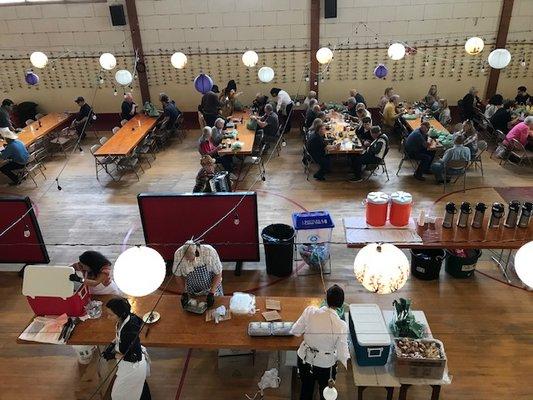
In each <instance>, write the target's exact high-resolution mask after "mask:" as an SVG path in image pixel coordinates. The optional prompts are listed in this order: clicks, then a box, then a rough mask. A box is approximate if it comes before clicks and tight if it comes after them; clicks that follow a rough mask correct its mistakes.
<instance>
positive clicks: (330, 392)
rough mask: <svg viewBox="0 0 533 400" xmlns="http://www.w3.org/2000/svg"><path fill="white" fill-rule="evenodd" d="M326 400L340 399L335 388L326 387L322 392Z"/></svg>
mask: <svg viewBox="0 0 533 400" xmlns="http://www.w3.org/2000/svg"><path fill="white" fill-rule="evenodd" d="M322 394H323V396H324V399H326V400H335V399H336V398H337V397H338V393H337V389H335V388H334V387H329V386H326V387H325V388H324V391H323V392H322Z"/></svg>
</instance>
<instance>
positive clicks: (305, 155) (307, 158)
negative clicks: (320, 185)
mask: <svg viewBox="0 0 533 400" xmlns="http://www.w3.org/2000/svg"><path fill="white" fill-rule="evenodd" d="M302 164H303V166H304V173H305V179H306V180H309V174H310V173H311V168H310V166H311V164H316V162H315V160H314V159H313V157H312V156H311V153H309V150H307V146H306V145H305V144H304V145H303V150H302Z"/></svg>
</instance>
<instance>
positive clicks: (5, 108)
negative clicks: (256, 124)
mask: <svg viewBox="0 0 533 400" xmlns="http://www.w3.org/2000/svg"><path fill="white" fill-rule="evenodd" d="M14 107H15V102H14V101H13V100H10V99H4V100H2V105H1V106H0V128H9V130H11V131H13V132H17V130H16V129H15V127H14V126H13V123H12V122H11V113H12V112H13V108H14Z"/></svg>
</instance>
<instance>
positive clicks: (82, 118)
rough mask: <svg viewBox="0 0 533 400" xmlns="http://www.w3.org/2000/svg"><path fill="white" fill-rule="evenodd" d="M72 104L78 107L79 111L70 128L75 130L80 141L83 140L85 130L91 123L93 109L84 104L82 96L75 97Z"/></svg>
mask: <svg viewBox="0 0 533 400" xmlns="http://www.w3.org/2000/svg"><path fill="white" fill-rule="evenodd" d="M74 102H75V103H76V104H77V105H78V106H79V107H80V111H79V112H78V113H77V114H76V116H75V117H74V120H73V121H72V123H71V124H70V127H71V128H74V129H75V130H76V133H77V134H78V136H79V137H80V139H84V138H85V129H86V128H87V125H89V124H90V123H91V118H92V116H93V109H92V107H91V106H90V105H89V104H87V103H86V102H85V99H84V98H83V97H82V96H79V97H77V98H76V100H74Z"/></svg>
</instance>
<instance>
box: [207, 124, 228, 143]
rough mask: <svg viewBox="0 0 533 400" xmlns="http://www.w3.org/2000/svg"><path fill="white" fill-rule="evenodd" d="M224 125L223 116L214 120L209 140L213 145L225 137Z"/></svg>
mask: <svg viewBox="0 0 533 400" xmlns="http://www.w3.org/2000/svg"><path fill="white" fill-rule="evenodd" d="M224 125H226V120H224V118H217V119H216V120H215V125H214V126H213V129H212V131H211V135H212V136H211V141H212V142H213V144H214V145H215V146H218V145H219V144H220V143H222V139H224V137H225V135H224Z"/></svg>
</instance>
